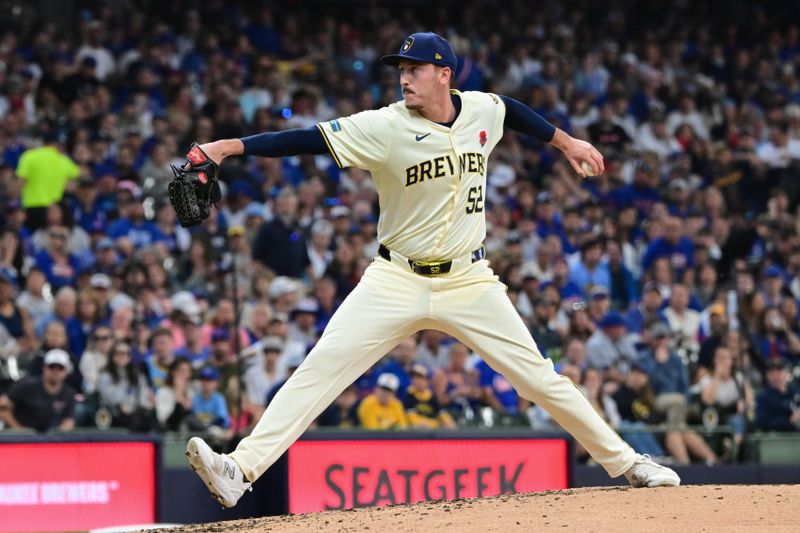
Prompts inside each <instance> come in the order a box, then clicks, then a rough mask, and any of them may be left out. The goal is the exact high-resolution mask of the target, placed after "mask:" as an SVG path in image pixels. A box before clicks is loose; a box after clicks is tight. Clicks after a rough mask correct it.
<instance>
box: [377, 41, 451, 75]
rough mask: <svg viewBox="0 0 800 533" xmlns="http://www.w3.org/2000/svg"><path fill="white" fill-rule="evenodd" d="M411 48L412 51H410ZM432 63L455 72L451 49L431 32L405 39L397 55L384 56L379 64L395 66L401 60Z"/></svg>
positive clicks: (448, 44)
mask: <svg viewBox="0 0 800 533" xmlns="http://www.w3.org/2000/svg"><path fill="white" fill-rule="evenodd" d="M412 48H413V50H412ZM404 59H405V60H411V61H419V62H421V63H433V64H434V65H439V66H442V67H450V69H451V70H452V71H454V72H455V70H456V66H457V65H458V60H457V59H456V54H455V53H454V52H453V47H452V46H450V43H448V42H447V40H446V39H444V38H443V37H441V36H439V35H436V34H435V33H431V32H418V33H414V34H412V35H409V36H408V37H406V39H405V41H403V45H402V46H401V47H400V51H399V53H397V54H389V55H385V56H383V57H382V58H381V63H383V64H385V65H391V66H395V67H396V66H397V65H398V63H399V62H400V61H401V60H404Z"/></svg>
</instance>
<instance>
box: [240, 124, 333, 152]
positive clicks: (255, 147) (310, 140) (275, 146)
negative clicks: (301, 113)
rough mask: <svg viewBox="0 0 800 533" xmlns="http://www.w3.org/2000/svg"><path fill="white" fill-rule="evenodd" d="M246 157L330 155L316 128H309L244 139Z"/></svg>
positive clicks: (260, 134) (271, 132) (269, 133)
mask: <svg viewBox="0 0 800 533" xmlns="http://www.w3.org/2000/svg"><path fill="white" fill-rule="evenodd" d="M241 141H242V144H243V145H244V155H259V156H263V157H285V156H290V155H301V154H308V155H323V154H329V153H330V152H329V151H328V146H327V145H326V144H325V139H324V138H323V137H322V133H320V131H319V129H318V128H317V127H316V126H311V127H309V128H302V129H295V130H285V131H274V132H273V131H270V132H266V133H259V134H257V135H251V136H250V137H244V138H242V139H241Z"/></svg>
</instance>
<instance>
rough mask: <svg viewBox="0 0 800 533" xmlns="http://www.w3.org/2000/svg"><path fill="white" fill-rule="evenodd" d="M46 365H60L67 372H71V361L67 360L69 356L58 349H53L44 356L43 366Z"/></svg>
mask: <svg viewBox="0 0 800 533" xmlns="http://www.w3.org/2000/svg"><path fill="white" fill-rule="evenodd" d="M48 365H61V366H63V367H64V368H66V369H67V371H68V372H71V371H72V361H71V360H70V358H69V354H68V353H67V352H65V351H64V350H61V349H59V348H53V349H52V350H50V351H48V352H47V353H46V354H44V366H48Z"/></svg>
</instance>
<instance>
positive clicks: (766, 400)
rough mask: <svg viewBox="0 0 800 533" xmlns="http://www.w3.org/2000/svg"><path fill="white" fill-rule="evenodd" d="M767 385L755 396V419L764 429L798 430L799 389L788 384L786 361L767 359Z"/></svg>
mask: <svg viewBox="0 0 800 533" xmlns="http://www.w3.org/2000/svg"><path fill="white" fill-rule="evenodd" d="M766 374H767V386H766V387H764V389H763V390H762V391H761V392H760V393H759V394H758V396H757V397H756V420H757V421H758V427H760V428H761V429H762V430H764V431H798V430H800V390H798V389H797V388H795V387H792V386H790V385H789V382H790V380H791V374H789V370H788V365H787V364H786V361H784V360H783V359H781V358H773V359H770V360H769V361H767V371H766Z"/></svg>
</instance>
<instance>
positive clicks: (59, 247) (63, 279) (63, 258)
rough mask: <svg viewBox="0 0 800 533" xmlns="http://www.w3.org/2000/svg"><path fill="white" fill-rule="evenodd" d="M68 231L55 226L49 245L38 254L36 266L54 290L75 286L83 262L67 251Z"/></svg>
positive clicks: (49, 236)
mask: <svg viewBox="0 0 800 533" xmlns="http://www.w3.org/2000/svg"><path fill="white" fill-rule="evenodd" d="M67 237H68V235H67V230H66V228H64V227H61V226H53V227H51V228H50V229H49V231H48V244H47V246H46V248H45V249H44V250H42V251H41V252H39V253H38V254H36V265H37V266H38V267H39V269H40V270H41V271H42V272H43V273H44V275H45V277H46V278H47V281H48V282H50V286H51V287H52V289H53V290H58V289H60V288H61V287H66V286H74V285H75V283H76V281H77V279H78V273H79V272H80V266H81V262H80V260H79V259H78V257H77V256H75V255H73V254H71V253H69V252H68V251H67Z"/></svg>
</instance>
